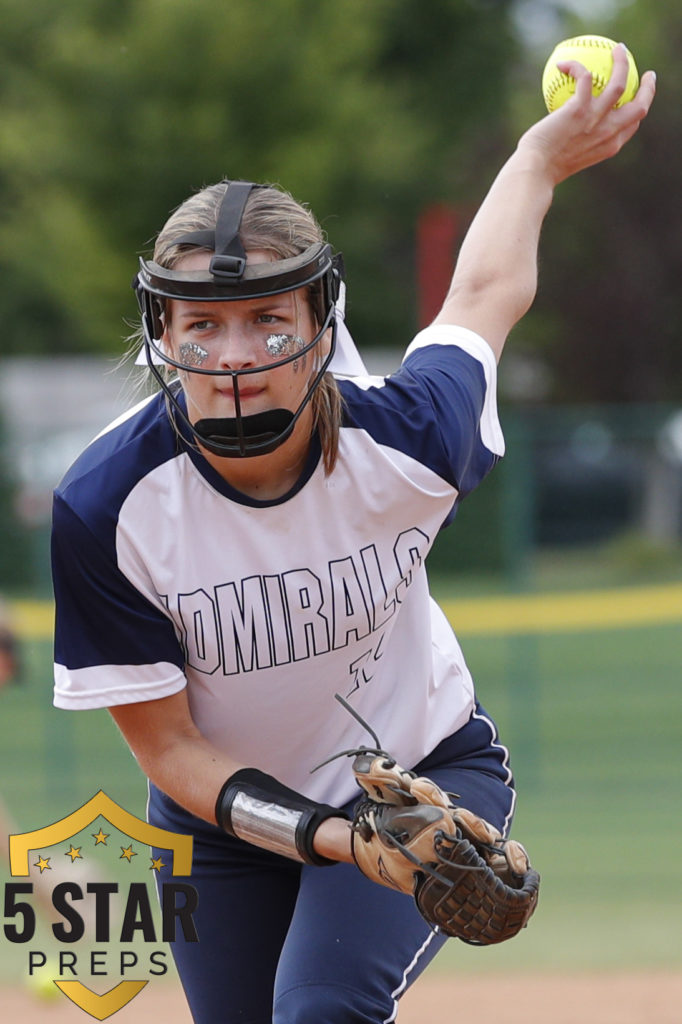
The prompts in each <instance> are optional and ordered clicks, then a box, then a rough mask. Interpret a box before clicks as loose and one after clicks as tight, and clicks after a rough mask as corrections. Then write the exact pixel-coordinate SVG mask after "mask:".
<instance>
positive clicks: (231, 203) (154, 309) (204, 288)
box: [133, 181, 343, 458]
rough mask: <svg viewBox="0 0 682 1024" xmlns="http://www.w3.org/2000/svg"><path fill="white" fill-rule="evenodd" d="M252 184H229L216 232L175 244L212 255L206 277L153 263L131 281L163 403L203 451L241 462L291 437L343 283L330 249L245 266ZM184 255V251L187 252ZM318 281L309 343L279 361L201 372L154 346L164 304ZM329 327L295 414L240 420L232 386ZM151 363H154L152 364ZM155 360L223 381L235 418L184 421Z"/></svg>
mask: <svg viewBox="0 0 682 1024" xmlns="http://www.w3.org/2000/svg"><path fill="white" fill-rule="evenodd" d="M259 187H261V186H259V185H254V184H252V183H251V182H242V181H235V182H229V183H228V187H227V190H226V192H225V198H224V199H223V202H222V205H221V208H220V211H219V213H218V221H217V224H216V228H215V231H210V230H209V231H197V232H193V233H191V234H188V235H184V236H182V237H181V238H180V239H178V244H182V245H185V244H186V245H188V246H195V247H197V248H201V249H207V250H208V251H213V252H214V255H213V257H212V259H211V262H210V265H209V269H208V270H207V271H204V270H200V271H185V272H178V271H173V270H167V269H166V268H165V267H162V266H160V265H159V264H157V263H154V262H153V261H148V260H143V259H141V260H140V269H139V272H138V274H137V276H136V277H135V280H134V281H133V288H134V290H135V294H136V296H137V301H138V305H139V307H140V311H141V313H142V332H143V339H144V347H145V354H146V357H147V364H148V366H149V368H150V370H151V372H152V374H153V376H154V377H155V378H156V380H157V382H158V384H159V386H160V387H161V389H162V390H163V392H164V394H165V395H166V397H167V398H168V400H169V402H170V404H171V407H172V409H173V413H174V415H176V416H177V417H178V418H179V419H180V420H181V421H182V422H183V423H184V424H185V426H186V427H187V428H188V429H189V430H190V431H191V433H192V435H193V436H194V437H195V438H196V439H197V441H199V443H200V444H201V445H203V447H205V448H206V449H207V450H208V451H210V452H212V453H213V454H214V455H219V456H222V457H224V458H247V457H253V456H256V455H267V454H268V453H270V452H272V451H274V450H275V448H278V447H279V446H280V445H281V444H283V443H284V441H286V440H287V438H288V437H290V436H291V433H292V431H293V429H294V427H295V425H296V422H297V421H298V419H299V417H300V415H301V413H302V412H303V410H304V409H305V408H306V406H307V405H308V403H309V402H310V400H311V398H312V396H313V394H314V392H315V389H316V388H317V387H318V385H319V384H320V382H321V381H322V378H323V377H324V374H325V373H326V370H327V367H328V366H329V363H330V362H331V360H332V357H333V355H334V350H335V347H336V306H335V304H336V300H337V299H338V296H339V289H340V285H341V281H342V280H343V261H342V259H341V256H340V254H335V255H334V254H332V249H331V246H329V245H328V244H326V243H324V242H318V243H316V244H314V245H312V246H310V247H309V248H308V249H306V250H304V252H302V253H300V254H299V255H298V256H294V257H292V258H290V259H284V260H276V261H273V262H270V263H261V264H250V265H247V263H246V252H245V251H244V248H243V245H242V242H241V239H240V237H239V226H240V224H241V219H242V215H243V212H244V207H245V205H246V200H247V199H248V196H249V193H250V192H251V189H253V188H259ZM188 251H191V250H188ZM316 281H319V286H318V290H319V293H320V294H319V299H320V301H319V303H318V304H317V305H318V306H319V312H318V319H319V320H320V322H321V324H322V326H321V327H320V330H319V331H318V332H317V334H316V335H315V337H314V338H313V340H312V341H311V342H309V343H308V344H307V345H305V346H304V347H303V348H301V349H299V350H298V351H296V352H294V353H292V354H291V355H289V356H286V357H284V358H283V359H278V360H276V361H274V362H268V363H267V365H263V366H255V367H250V368H249V369H246V370H205V369H201V368H200V367H197V366H191V365H188V364H186V363H182V362H179V361H177V360H176V359H173V358H172V357H171V356H170V355H168V354H167V353H166V352H164V351H163V349H162V348H161V346H160V342H161V338H162V336H163V330H164V327H163V312H164V304H165V301H166V300H167V299H190V300H191V299H198V300H200V301H202V302H230V301H237V300H239V299H247V298H254V299H255V298H264V297H266V296H269V295H278V294H282V293H283V292H289V291H294V290H295V289H297V288H304V287H307V286H310V285H312V284H314V283H315V282H316ZM330 328H331V331H332V339H331V345H330V348H329V353H328V354H327V356H326V357H325V359H324V360H323V363H322V365H321V366H320V368H319V369H318V371H317V373H316V374H315V377H314V378H313V380H312V382H311V383H310V385H309V388H308V391H307V393H306V395H305V397H304V398H303V400H302V402H301V404H300V405H299V407H298V409H296V411H295V412H292V411H291V410H289V409H271V410H268V411H267V412H262V413H256V414H255V415H251V416H243V415H242V413H241V402H240V398H239V382H240V379H241V378H242V377H245V376H248V375H249V374H252V373H263V372H266V371H268V370H274V369H277V368H278V367H280V366H285V365H286V364H287V363H291V362H293V361H294V360H296V359H300V358H301V356H304V355H306V354H307V353H308V352H311V351H312V350H314V349H315V348H316V346H317V345H318V344H319V342H320V340H321V338H322V337H323V335H324V334H325V332H326V331H327V330H329V329H330ZM154 357H156V359H154ZM158 361H162V362H164V363H166V364H168V365H169V366H173V367H175V368H176V369H178V370H181V371H183V372H185V373H200V374H208V375H210V376H215V377H230V378H231V379H232V386H233V389H234V402H235V415H234V416H233V417H225V418H222V419H202V420H198V421H197V422H196V423H194V424H193V423H191V422H190V420H189V417H188V416H187V413H186V412H185V410H184V409H183V407H182V405H181V404H180V402H179V401H178V397H177V391H178V389H177V388H174V387H171V386H169V384H168V382H167V381H166V380H165V379H164V376H163V374H162V373H161V372H159V369H158V367H157V366H156V365H155V362H158Z"/></svg>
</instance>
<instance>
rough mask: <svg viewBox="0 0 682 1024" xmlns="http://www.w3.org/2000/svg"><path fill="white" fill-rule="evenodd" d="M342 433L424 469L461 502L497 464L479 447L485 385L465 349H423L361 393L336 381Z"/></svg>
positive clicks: (478, 366)
mask: <svg viewBox="0 0 682 1024" xmlns="http://www.w3.org/2000/svg"><path fill="white" fill-rule="evenodd" d="M340 385H341V390H342V393H343V397H344V406H345V422H344V425H345V426H350V427H359V428H361V429H364V430H366V431H367V432H368V433H369V434H370V435H371V436H372V437H373V438H374V440H375V441H377V442H378V443H379V444H382V445H386V446H388V447H391V448H395V449H397V450H398V451H401V452H404V453H405V454H406V455H409V456H411V457H412V458H414V459H416V460H417V461H418V462H421V463H422V464H423V465H425V466H428V467H429V469H432V470H433V471H434V473H437V474H438V476H440V477H441V478H442V479H444V480H447V481H448V483H450V484H452V485H453V486H454V487H456V488H457V490H458V492H459V497H460V498H462V497H464V496H465V495H466V494H468V493H469V492H470V491H472V490H473V489H474V487H476V486H477V485H478V484H479V483H480V482H481V480H482V479H483V478H484V477H485V476H486V475H487V474H488V473H489V472H490V470H491V469H492V467H493V466H494V465H495V463H496V462H497V461H498V456H496V455H495V454H494V453H493V452H491V451H490V450H489V449H488V448H486V446H485V445H484V444H483V441H482V439H481V424H480V421H481V415H482V413H483V404H484V401H485V394H486V380H485V373H484V370H483V366H482V365H481V363H480V362H479V361H478V360H477V359H475V358H474V357H473V356H470V355H469V354H468V353H467V352H465V351H464V350H463V349H460V348H457V347H456V346H450V345H429V346H426V347H424V348H421V349H417V350H416V351H414V352H412V353H411V354H410V355H409V356H408V358H407V359H406V360H405V362H404V363H403V365H402V366H401V367H400V369H399V370H398V371H397V372H396V373H395V374H393V375H391V376H390V377H387V378H386V380H385V381H384V382H383V383H382V384H381V386H374V387H370V388H368V389H367V390H363V389H361V388H359V387H358V386H357V385H354V384H353V382H352V380H347V381H341V382H340Z"/></svg>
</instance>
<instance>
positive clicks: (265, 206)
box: [153, 181, 342, 474]
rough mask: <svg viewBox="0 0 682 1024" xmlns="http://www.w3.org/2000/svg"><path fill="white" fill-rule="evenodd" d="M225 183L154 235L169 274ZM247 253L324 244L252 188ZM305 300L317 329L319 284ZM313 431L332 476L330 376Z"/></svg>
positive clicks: (270, 192) (307, 219)
mask: <svg viewBox="0 0 682 1024" xmlns="http://www.w3.org/2000/svg"><path fill="white" fill-rule="evenodd" d="M227 187H228V185H227V182H224V181H221V182H218V183H217V184H215V185H208V186H207V187H206V188H203V189H201V191H199V192H196V193H195V194H194V195H192V196H190V197H189V198H188V199H186V200H185V202H184V203H182V205H181V206H179V207H178V208H177V210H175V211H174V212H173V213H172V214H171V216H170V217H169V218H168V220H167V221H166V223H165V225H164V227H163V228H162V229H161V231H160V232H159V234H158V237H157V239H156V244H155V246H154V256H153V259H154V261H155V262H156V263H158V264H159V265H160V266H162V267H165V268H166V269H167V270H172V269H173V268H174V267H175V266H176V264H177V263H178V261H179V260H180V259H181V258H182V257H183V256H185V255H186V254H187V253H188V252H191V251H193V250H195V249H197V248H201V247H199V246H196V245H192V244H188V243H186V242H185V243H183V242H178V239H181V238H182V236H183V235H187V234H189V233H190V232H194V231H205V230H212V229H214V228H215V226H216V222H217V220H218V212H219V210H220V205H221V203H222V200H223V197H224V196H225V192H226V190H227ZM239 237H240V238H241V241H242V245H243V246H244V249H245V250H246V252H249V251H250V250H254V249H260V250H263V251H265V252H268V253H272V254H273V256H274V257H275V258H276V259H288V258H290V257H292V256H298V254H299V253H301V252H303V251H304V250H305V249H307V248H308V247H309V246H311V245H314V244H315V243H316V242H321V241H323V232H322V228H321V227H320V225H319V224H318V222H317V220H316V218H315V216H314V215H313V213H312V212H311V211H310V210H309V209H308V208H307V207H305V206H303V205H301V204H300V203H298V202H297V201H296V200H295V199H294V198H293V196H291V195H290V194H289V193H288V192H285V191H283V190H281V189H279V188H275V187H274V186H272V185H267V186H262V187H259V188H254V189H253V190H252V191H251V193H250V195H249V198H248V200H247V203H246V207H245V209H244V215H243V217H242V222H241V226H240V229H239ZM308 292H309V295H308V299H309V302H310V306H311V309H312V312H313V316H314V318H315V320H316V322H317V325H318V326H321V325H322V322H323V319H324V311H323V309H322V290H321V283H320V282H319V281H316V282H314V283H313V284H312V285H311V286H310V287H309V289H308ZM311 406H312V410H313V425H314V428H315V429H317V431H318V432H319V435H320V443H321V446H322V458H323V462H324V468H325V472H326V473H327V474H329V473H331V471H332V470H333V468H334V465H335V463H336V458H337V455H338V448H339V430H340V426H341V411H342V402H341V393H340V392H339V389H338V386H337V383H336V380H335V378H334V376H333V375H332V374H331V373H325V375H324V377H323V378H322V381H321V382H320V384H319V385H318V386H317V388H316V389H315V392H314V394H313V397H312V399H311Z"/></svg>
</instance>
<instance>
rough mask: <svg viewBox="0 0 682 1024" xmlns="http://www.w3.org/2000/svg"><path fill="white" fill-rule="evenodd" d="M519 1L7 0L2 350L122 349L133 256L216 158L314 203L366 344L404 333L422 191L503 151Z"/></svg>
mask: <svg viewBox="0 0 682 1024" xmlns="http://www.w3.org/2000/svg"><path fill="white" fill-rule="evenodd" d="M510 8H511V0H497V2H495V3H492V2H491V0H430V2H429V3H428V4H424V3H419V2H417V0H372V3H367V2H366V0H344V2H343V3H324V2H320V0H268V2H267V3H265V4H258V5H254V4H253V3H252V2H250V0H230V3H229V4H216V3H215V2H208V0H192V3H187V2H186V0H62V2H60V3H59V4H54V3H53V2H52V0H34V2H32V3H31V4H27V5H23V4H22V5H19V4H17V3H16V2H15V0H0V16H1V17H2V22H3V32H2V34H1V36H0V104H1V106H2V111H3V114H2V118H1V119H0V210H1V211H2V212H1V213H0V253H1V254H2V255H1V256H0V271H1V274H2V278H1V279H2V286H0V318H1V319H2V323H3V327H4V333H3V345H2V348H3V351H4V352H5V353H10V352H17V353H26V352H77V351H93V350H102V351H107V352H112V351H116V350H117V349H118V348H119V347H120V344H121V337H122V336H123V335H124V334H125V333H126V330H125V325H124V323H123V318H125V317H129V318H133V317H134V316H135V312H136V311H135V308H134V300H133V297H132V292H131V291H130V290H129V285H130V281H131V278H132V275H133V273H134V270H135V254H136V253H140V252H143V251H147V250H148V248H149V246H150V242H151V239H152V238H153V236H154V234H155V233H156V231H157V230H158V229H159V228H160V227H161V225H162V223H163V221H164V220H165V218H166V216H167V214H168V212H169V210H170V209H172V208H173V207H175V206H176V205H177V204H178V203H179V202H181V201H182V200H183V199H184V198H185V197H186V195H188V194H189V193H190V192H191V191H193V190H195V189H197V188H200V187H201V186H202V185H204V184H207V183H208V182H211V181H214V180H218V179H220V178H222V177H225V176H232V177H241V178H247V179H248V178H252V179H255V180H267V181H274V182H277V183H280V184H282V185H283V186H284V187H286V188H288V189H289V190H290V191H292V192H293V193H294V195H296V197H297V198H299V199H303V200H305V201H307V202H309V203H310V204H311V206H312V207H313V209H314V210H315V212H316V213H317V214H318V216H319V217H320V219H321V221H322V223H323V225H324V227H325V229H326V230H327V231H328V234H329V236H330V240H331V241H332V242H333V243H334V244H335V246H336V247H337V248H339V249H341V250H343V251H344V253H345V255H346V260H347V264H348V267H349V316H350V317H351V318H352V325H353V329H354V331H355V332H356V333H357V335H358V337H359V339H360V340H361V342H362V344H363V345H372V344H377V343H378V344H384V345H385V344H396V345H402V344H404V343H405V342H406V341H407V340H409V334H410V332H411V331H412V330H413V329H414V327H415V307H416V297H415V268H414V261H413V238H414V229H415V220H416V217H417V215H418V212H419V210H420V209H421V208H422V207H423V206H424V205H425V204H428V203H430V202H433V201H436V200H447V201H454V200H458V201H459V200H461V199H463V198H466V197H467V196H473V195H475V196H476V198H478V197H479V195H480V182H481V178H482V177H484V176H486V174H487V168H488V167H491V161H492V164H496V163H497V162H499V160H498V153H497V152H496V150H497V149H498V148H499V140H500V138H501V136H502V134H503V132H502V125H503V123H504V119H505V108H504V104H501V103H500V101H499V97H500V95H501V94H502V93H503V91H504V90H503V86H502V83H503V82H504V80H505V78H506V76H507V75H508V74H509V70H510V68H511V67H512V65H513V60H514V53H515V49H514V42H513V37H512V31H511V28H510V26H509V23H508V18H507V13H508V11H509V10H510Z"/></svg>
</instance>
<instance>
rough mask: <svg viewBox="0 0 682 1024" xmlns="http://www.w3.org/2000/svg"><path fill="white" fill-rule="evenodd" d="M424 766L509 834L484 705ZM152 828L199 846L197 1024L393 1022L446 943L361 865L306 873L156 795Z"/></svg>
mask: <svg viewBox="0 0 682 1024" xmlns="http://www.w3.org/2000/svg"><path fill="white" fill-rule="evenodd" d="M414 767H415V770H416V771H417V772H418V773H419V774H423V775H428V776H429V777H430V778H432V779H434V781H436V782H437V783H438V784H439V785H440V786H441V788H442V789H445V790H447V791H448V792H452V793H457V794H458V795H459V799H458V801H457V802H458V803H460V804H461V805H462V806H464V807H468V808H469V809H470V810H472V811H474V812H475V813H477V814H479V815H480V816H481V817H483V818H486V819H487V820H488V821H490V822H491V823H492V824H494V825H495V826H496V827H497V828H499V829H500V831H501V832H503V833H505V834H506V832H507V831H508V829H509V825H510V824H511V817H512V813H513V807H514V790H513V788H512V785H513V781H512V777H511V772H510V769H509V765H508V752H507V750H506V748H505V747H503V746H502V745H501V744H500V743H499V741H498V739H497V733H496V730H495V726H494V724H493V723H492V721H491V720H490V718H489V717H488V716H487V715H486V714H485V712H484V711H483V710H482V709H481V708H480V707H477V709H476V711H475V713H474V715H473V716H472V718H471V719H470V721H469V722H468V723H467V724H466V725H465V726H464V727H463V728H462V729H460V730H458V732H457V733H455V734H454V735H453V736H450V737H448V738H447V739H446V740H443V742H442V743H440V744H439V745H438V746H437V747H436V749H435V750H434V751H433V752H432V753H431V754H429V755H428V757H426V758H425V759H424V760H423V761H421V762H420V763H419V764H418V765H416V766H414ZM347 810H349V812H352V806H351V805H349V807H348V808H347ZM149 820H150V821H151V823H152V824H154V825H157V826H159V827H161V828H165V829H169V830H170V831H173V832H185V833H191V834H192V835H193V836H194V860H193V868H192V879H191V882H192V885H193V886H194V887H195V888H196V889H197V892H198V896H199V902H198V907H197V909H196V911H195V912H194V915H193V916H194V922H195V924H196V928H197V932H198V936H199V941H198V942H187V941H185V940H184V938H183V937H182V934H180V936H179V937H177V938H176V941H175V942H173V943H172V944H171V948H172V951H173V957H174V959H175V963H176V966H177V969H178V973H179V975H180V979H181V981H182V984H183V987H184V990H185V994H186V996H187V1000H188V1002H189V1006H190V1009H191V1012H192V1015H193V1019H194V1021H195V1022H197V1024H237V1022H238V1024H303V1022H306V1024H361V1022H362V1024H380V1022H388V1021H393V1020H395V1018H396V1015H397V1011H398V1005H397V1001H398V999H399V998H400V996H401V994H402V993H403V992H404V991H405V989H406V988H407V987H408V986H409V985H410V984H411V983H412V982H413V981H414V980H415V978H417V977H418V976H419V974H420V973H421V972H422V971H423V970H424V968H425V967H426V966H427V965H428V964H429V963H430V962H431V960H432V959H433V958H434V956H435V955H436V953H437V952H438V950H439V949H440V948H441V947H442V945H443V943H444V942H445V941H446V940H445V939H444V938H443V936H442V935H440V934H438V933H436V932H434V931H432V930H431V929H430V928H429V926H428V925H427V924H426V922H425V921H424V920H423V918H422V917H421V915H420V914H419V913H418V911H417V910H416V908H415V906H414V903H413V901H412V900H411V899H410V898H409V897H408V896H405V895H403V894H402V893H397V892H394V891H393V890H391V889H387V888H385V887H384V886H381V885H377V884H376V883H374V882H370V881H369V880H368V879H367V878H365V877H364V875H362V874H361V873H360V872H359V871H358V869H357V868H356V867H355V865H352V864H337V865H335V866H334V867H325V868H319V867H311V866H308V865H305V866H301V865H300V864H298V863H297V862H295V861H291V860H288V859H286V858H284V857H280V856H278V855H276V854H272V853H269V852H268V851H265V850H261V849H259V848H257V847H254V846H251V845H250V844H248V843H244V842H242V841H241V840H238V839H234V838H233V837H231V836H228V835H226V834H225V833H224V832H222V830H220V829H219V828H217V827H216V826H212V825H209V824H207V823H206V822H204V821H202V820H200V819H197V818H195V817H193V816H192V815H190V814H188V813H187V812H186V811H184V810H183V809H182V808H180V807H179V806H178V805H177V804H175V803H174V802H173V801H172V800H170V799H169V798H168V797H167V796H166V795H165V794H164V793H162V792H161V791H159V790H158V789H156V788H155V787H153V786H152V787H151V788H150V801H149ZM155 856H158V854H157V853H155ZM164 879H165V880H170V879H169V878H168V876H167V875H165V874H164V871H163V870H162V871H161V872H160V873H159V876H158V882H159V883H161V882H163V881H164Z"/></svg>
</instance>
